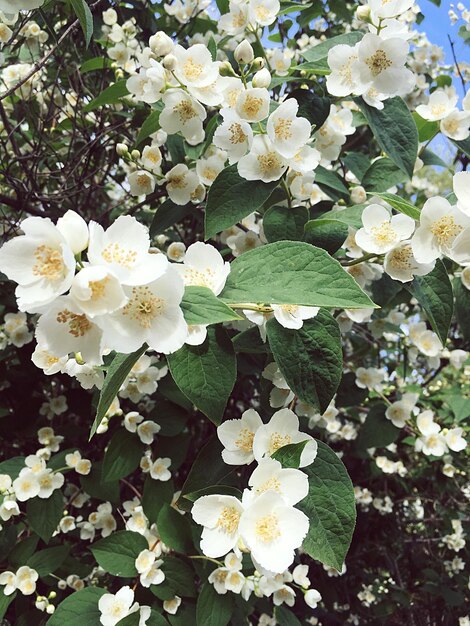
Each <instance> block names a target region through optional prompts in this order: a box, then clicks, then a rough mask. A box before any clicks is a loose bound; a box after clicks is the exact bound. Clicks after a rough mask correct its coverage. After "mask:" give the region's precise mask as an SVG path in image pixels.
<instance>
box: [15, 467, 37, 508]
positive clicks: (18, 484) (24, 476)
mask: <svg viewBox="0 0 470 626" xmlns="http://www.w3.org/2000/svg"><path fill="white" fill-rule="evenodd" d="M40 489H41V487H40V485H39V480H38V478H37V475H36V474H34V473H33V472H32V471H31V470H29V469H26V468H23V469H22V470H21V472H20V474H19V476H18V478H15V480H14V481H13V491H14V492H15V496H16V499H17V500H19V501H20V502H26V500H30V499H31V498H35V497H36V496H37V495H39V491H40Z"/></svg>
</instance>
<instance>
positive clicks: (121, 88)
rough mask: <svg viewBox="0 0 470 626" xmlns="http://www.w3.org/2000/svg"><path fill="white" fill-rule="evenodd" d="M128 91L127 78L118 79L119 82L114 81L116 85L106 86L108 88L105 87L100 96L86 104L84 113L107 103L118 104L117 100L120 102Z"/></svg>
mask: <svg viewBox="0 0 470 626" xmlns="http://www.w3.org/2000/svg"><path fill="white" fill-rule="evenodd" d="M128 93H129V91H128V89H127V87H126V80H125V79H123V80H118V82H117V83H114V85H110V86H109V87H106V89H104V90H103V91H102V92H101V93H100V95H99V96H97V97H96V98H94V99H93V100H92V101H91V102H89V103H88V104H87V105H86V106H84V107H83V109H82V111H83V112H84V113H89V112H90V111H94V110H95V109H98V108H99V107H101V106H103V105H105V104H116V102H119V100H120V99H121V98H122V97H123V96H127V94H128Z"/></svg>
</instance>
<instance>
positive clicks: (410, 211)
mask: <svg viewBox="0 0 470 626" xmlns="http://www.w3.org/2000/svg"><path fill="white" fill-rule="evenodd" d="M371 195H374V196H378V197H379V198H382V200H385V202H387V203H388V204H389V205H390V206H391V207H393V208H394V209H396V210H397V211H400V213H404V214H405V215H408V217H412V218H413V219H414V220H416V221H417V222H419V217H420V210H419V209H418V208H417V207H415V206H414V204H411V202H408V200H405V199H404V198H401V197H400V196H396V195H395V194H393V193H385V192H383V193H382V192H381V193H376V192H373V194H371Z"/></svg>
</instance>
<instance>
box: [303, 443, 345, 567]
mask: <svg viewBox="0 0 470 626" xmlns="http://www.w3.org/2000/svg"><path fill="white" fill-rule="evenodd" d="M302 471H303V472H306V473H307V474H308V482H309V492H308V496H307V497H306V498H305V499H304V500H302V502H300V503H299V504H298V505H297V506H298V508H299V509H301V510H302V511H303V512H304V513H305V514H306V515H307V517H308V518H309V520H310V528H309V531H308V534H307V536H306V538H305V540H304V542H303V549H304V550H305V552H307V554H309V555H310V556H311V557H312V558H314V559H317V560H318V561H320V562H321V563H324V564H325V565H329V566H330V567H334V568H336V569H337V570H338V571H341V568H342V567H343V563H344V559H345V557H346V553H347V551H348V548H349V545H350V543H351V539H352V535H353V532H354V526H355V523H356V502H355V498H354V489H353V485H352V482H351V479H350V478H349V476H348V472H347V471H346V468H345V467H344V465H343V463H342V461H341V460H340V459H339V458H338V457H337V455H336V454H335V453H334V452H333V450H332V449H331V448H329V447H328V446H327V445H326V444H325V443H323V442H322V441H319V442H318V454H317V456H316V458H315V460H314V462H313V463H312V465H310V466H309V467H304V468H303V469H302Z"/></svg>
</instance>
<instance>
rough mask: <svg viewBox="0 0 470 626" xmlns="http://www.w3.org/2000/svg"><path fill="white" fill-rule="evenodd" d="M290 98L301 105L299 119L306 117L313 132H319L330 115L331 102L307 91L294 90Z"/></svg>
mask: <svg viewBox="0 0 470 626" xmlns="http://www.w3.org/2000/svg"><path fill="white" fill-rule="evenodd" d="M288 97H289V98H295V99H296V100H297V102H298V103H299V111H298V113H297V115H298V116H299V117H305V118H306V119H307V120H308V121H309V122H310V124H312V126H313V129H312V130H318V129H319V128H320V127H321V126H323V124H324V123H325V121H326V118H327V117H328V116H329V114H330V108H331V100H330V99H329V98H324V97H321V96H317V95H316V94H315V93H313V91H308V90H307V89H294V91H291V92H290V93H289V95H288Z"/></svg>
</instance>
